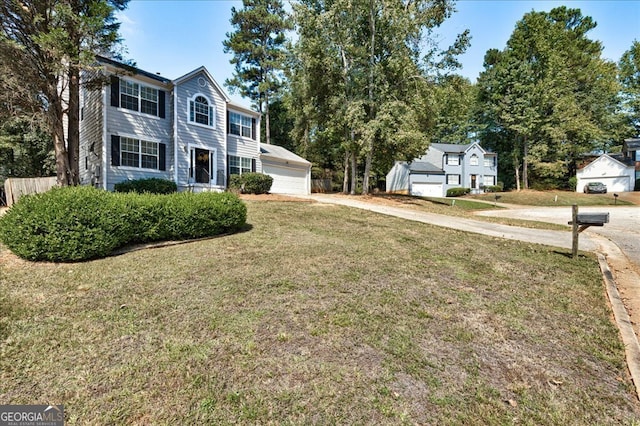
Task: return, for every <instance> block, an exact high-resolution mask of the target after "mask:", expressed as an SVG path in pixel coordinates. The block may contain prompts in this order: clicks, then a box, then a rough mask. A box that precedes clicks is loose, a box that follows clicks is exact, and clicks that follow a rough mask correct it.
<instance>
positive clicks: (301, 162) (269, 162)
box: [260, 144, 311, 195]
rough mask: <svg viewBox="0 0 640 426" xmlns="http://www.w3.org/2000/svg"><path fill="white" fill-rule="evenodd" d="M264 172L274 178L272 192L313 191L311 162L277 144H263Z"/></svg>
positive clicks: (298, 192)
mask: <svg viewBox="0 0 640 426" xmlns="http://www.w3.org/2000/svg"><path fill="white" fill-rule="evenodd" d="M260 160H261V162H262V173H264V174H267V175H269V176H271V177H272V178H273V184H272V185H271V191H270V192H271V193H272V194H291V195H308V194H310V193H311V163H310V162H309V161H307V160H305V159H304V158H302V157H300V156H298V155H296V154H294V153H293V152H291V151H289V150H287V149H285V148H283V147H281V146H277V145H267V144H264V145H261V146H260Z"/></svg>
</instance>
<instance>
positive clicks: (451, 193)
mask: <svg viewBox="0 0 640 426" xmlns="http://www.w3.org/2000/svg"><path fill="white" fill-rule="evenodd" d="M469 192H471V188H449V189H447V197H460V196H462V195H467V194H468V193H469Z"/></svg>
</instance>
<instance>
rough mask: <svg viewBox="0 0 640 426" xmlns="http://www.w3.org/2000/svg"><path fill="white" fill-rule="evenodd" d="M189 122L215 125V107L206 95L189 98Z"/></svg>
mask: <svg viewBox="0 0 640 426" xmlns="http://www.w3.org/2000/svg"><path fill="white" fill-rule="evenodd" d="M189 122H191V123H196V124H202V125H204V126H209V127H215V108H214V106H213V105H212V104H211V103H210V102H209V100H208V99H207V98H206V97H204V96H202V95H196V96H194V97H193V98H192V99H190V100H189Z"/></svg>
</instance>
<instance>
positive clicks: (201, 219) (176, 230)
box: [0, 187, 247, 262]
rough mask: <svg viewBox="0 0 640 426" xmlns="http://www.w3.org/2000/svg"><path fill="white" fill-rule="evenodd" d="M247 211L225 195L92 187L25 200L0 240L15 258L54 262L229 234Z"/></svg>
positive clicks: (1, 222) (2, 223) (8, 217)
mask: <svg viewBox="0 0 640 426" xmlns="http://www.w3.org/2000/svg"><path fill="white" fill-rule="evenodd" d="M246 218H247V209H246V206H245V205H244V203H243V202H242V201H241V200H240V199H238V197H237V196H235V195H233V194H230V193H200V194H193V193H175V194H170V195H154V194H142V195H140V194H135V193H127V194H114V193H109V192H106V191H102V190H98V189H95V188H91V187H70V188H54V189H53V190H51V191H49V192H46V193H44V194H37V195H30V196H25V197H22V198H21V199H20V201H19V202H18V203H16V204H15V205H14V206H13V207H12V208H11V209H9V211H8V212H7V213H6V214H5V215H4V216H2V217H0V241H2V242H3V243H4V244H5V245H6V246H7V247H8V248H9V249H11V250H12V251H13V252H14V253H15V254H17V255H18V256H20V257H23V258H25V259H29V260H49V261H58V262H67V261H78V260H86V259H92V258H96V257H104V256H106V255H108V254H109V253H111V252H112V251H113V250H115V249H116V248H119V247H122V246H124V245H127V244H131V243H139V242H151V241H163V240H184V239H192V238H201V237H209V236H214V235H218V234H221V233H228V232H234V231H237V230H239V229H240V228H242V226H244V224H245V223H246Z"/></svg>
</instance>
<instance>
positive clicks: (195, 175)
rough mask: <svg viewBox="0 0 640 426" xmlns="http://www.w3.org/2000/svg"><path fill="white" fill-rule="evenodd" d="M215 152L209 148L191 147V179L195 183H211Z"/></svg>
mask: <svg viewBox="0 0 640 426" xmlns="http://www.w3.org/2000/svg"><path fill="white" fill-rule="evenodd" d="M213 152H214V151H209V150H208V149H202V148H191V166H190V169H191V179H192V181H193V182H195V183H206V184H209V183H211V179H212V167H211V165H212V162H213Z"/></svg>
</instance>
